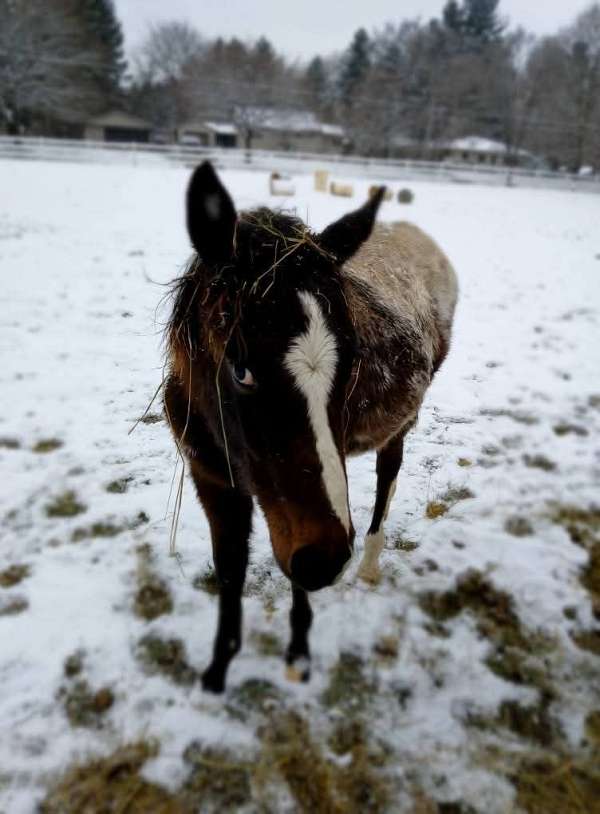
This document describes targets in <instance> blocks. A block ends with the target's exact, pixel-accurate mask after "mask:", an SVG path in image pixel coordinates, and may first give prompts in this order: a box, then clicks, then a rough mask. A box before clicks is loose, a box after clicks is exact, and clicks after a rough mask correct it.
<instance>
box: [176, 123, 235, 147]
mask: <svg viewBox="0 0 600 814" xmlns="http://www.w3.org/2000/svg"><path fill="white" fill-rule="evenodd" d="M176 138H177V141H178V142H179V143H180V144H189V145H190V146H192V145H195V146H198V147H238V146H239V145H238V138H239V134H238V129H237V127H236V126H235V125H234V124H231V123H230V122H205V121H202V122H188V123H187V124H184V125H182V126H181V127H179V128H178V129H177V132H176Z"/></svg>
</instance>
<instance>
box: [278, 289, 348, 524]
mask: <svg viewBox="0 0 600 814" xmlns="http://www.w3.org/2000/svg"><path fill="white" fill-rule="evenodd" d="M298 296H299V298H300V302H301V303H302V306H303V308H304V311H305V313H306V316H307V317H308V327H307V329H306V331H305V333H303V334H300V336H297V337H296V338H295V339H294V341H293V342H292V344H291V345H290V349H289V350H288V352H287V353H286V355H285V360H284V364H285V367H286V369H287V370H288V372H289V373H290V374H291V376H292V378H293V379H294V382H295V383H296V387H297V388H298V390H300V392H301V393H302V395H303V396H304V398H305V399H306V402H307V405H308V418H309V421H310V425H311V428H312V431H313V433H314V435H315V442H316V446H317V454H318V456H319V459H320V461H321V467H322V470H323V483H324V485H325V491H326V492H327V496H328V498H329V502H330V503H331V508H332V509H333V511H334V512H335V514H336V515H337V516H338V518H339V520H340V522H341V524H342V526H343V527H344V528H345V530H346V532H349V531H350V512H349V510H348V489H347V486H346V477H345V475H344V467H343V466H342V461H341V459H340V456H339V453H338V451H337V447H336V445H335V441H334V440H333V433H332V432H331V427H330V426H329V418H328V416H327V404H328V401H329V396H330V394H331V386H332V384H333V380H334V377H335V371H336V366H337V360H338V354H337V346H336V342H335V337H334V336H333V334H332V333H331V332H330V331H329V329H328V328H327V323H326V321H325V318H324V316H323V312H322V311H321V307H320V306H319V303H318V302H317V300H316V298H315V297H314V296H313V295H312V294H309V293H308V292H306V291H300V292H299V294H298Z"/></svg>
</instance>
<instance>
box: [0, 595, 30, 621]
mask: <svg viewBox="0 0 600 814" xmlns="http://www.w3.org/2000/svg"><path fill="white" fill-rule="evenodd" d="M28 607H29V602H28V601H27V600H26V599H25V597H23V596H15V597H11V598H9V599H7V600H6V602H0V616H16V615H17V614H19V613H23V611H26V610H27V608H28Z"/></svg>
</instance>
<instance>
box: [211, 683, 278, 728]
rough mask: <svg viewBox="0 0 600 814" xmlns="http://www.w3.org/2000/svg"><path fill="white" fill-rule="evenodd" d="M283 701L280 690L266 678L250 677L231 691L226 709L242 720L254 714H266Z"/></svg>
mask: <svg viewBox="0 0 600 814" xmlns="http://www.w3.org/2000/svg"><path fill="white" fill-rule="evenodd" d="M282 702H283V697H282V695H281V692H280V690H279V689H278V688H277V687H276V686H275V685H274V684H273V683H272V682H270V681H268V680H267V679H265V678H248V679H246V681H244V682H243V683H242V684H240V685H239V686H237V687H233V688H232V690H231V691H230V693H229V697H228V699H227V703H226V705H225V706H226V709H227V711H228V712H229V714H230V715H231V716H232V717H234V718H237V719H238V720H240V721H247V720H248V718H249V717H250V716H251V715H253V714H265V713H267V712H269V710H272V709H274V708H279V707H280V706H281V704H282Z"/></svg>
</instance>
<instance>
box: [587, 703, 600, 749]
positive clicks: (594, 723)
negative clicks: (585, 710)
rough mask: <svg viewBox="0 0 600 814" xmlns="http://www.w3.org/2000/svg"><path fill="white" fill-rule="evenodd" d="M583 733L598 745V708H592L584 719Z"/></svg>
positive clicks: (599, 742)
mask: <svg viewBox="0 0 600 814" xmlns="http://www.w3.org/2000/svg"><path fill="white" fill-rule="evenodd" d="M585 734H586V736H587V738H588V739H589V740H590V741H591V742H592V743H594V744H595V745H596V746H600V709H595V710H592V712H590V713H589V715H588V716H587V717H586V719H585Z"/></svg>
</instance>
